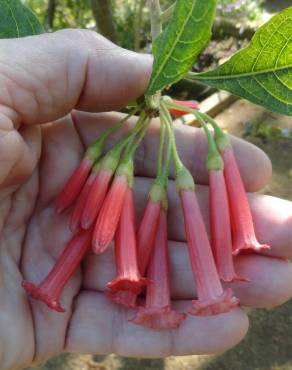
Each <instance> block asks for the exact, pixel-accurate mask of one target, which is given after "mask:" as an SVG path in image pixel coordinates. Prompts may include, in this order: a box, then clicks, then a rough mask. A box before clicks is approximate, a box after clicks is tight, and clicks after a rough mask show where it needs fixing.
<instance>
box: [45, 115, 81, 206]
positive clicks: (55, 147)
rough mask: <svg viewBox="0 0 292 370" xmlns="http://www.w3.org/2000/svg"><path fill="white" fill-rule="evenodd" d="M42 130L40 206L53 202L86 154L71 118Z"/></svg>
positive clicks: (68, 117)
mask: <svg viewBox="0 0 292 370" xmlns="http://www.w3.org/2000/svg"><path fill="white" fill-rule="evenodd" d="M41 129H42V138H43V144H42V157H41V160H40V164H39V168H40V174H39V176H40V190H39V196H38V207H40V208H42V207H44V206H46V205H48V204H49V203H51V202H53V201H54V200H55V198H56V197H57V196H58V195H59V193H60V192H61V190H62V189H63V186H64V184H65V182H66V181H67V179H68V178H69V177H70V175H71V174H72V173H73V171H74V170H75V168H76V167H77V166H78V163H79V161H80V159H81V157H82V155H83V152H84V150H83V146H82V143H81V142H80V139H79V136H78V133H77V132H76V130H75V128H74V125H73V122H72V119H71V117H70V115H68V116H66V117H64V118H62V119H60V120H58V121H56V122H54V123H51V124H46V125H43V126H42V127H41Z"/></svg>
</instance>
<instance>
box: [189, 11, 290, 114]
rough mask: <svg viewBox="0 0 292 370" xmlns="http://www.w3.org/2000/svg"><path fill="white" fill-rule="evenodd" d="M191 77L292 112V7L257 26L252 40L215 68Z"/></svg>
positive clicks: (283, 112) (285, 111)
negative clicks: (259, 26)
mask: <svg viewBox="0 0 292 370" xmlns="http://www.w3.org/2000/svg"><path fill="white" fill-rule="evenodd" d="M188 79H192V80H198V81H201V82H203V83H205V84H207V85H209V86H214V87H217V88H219V89H223V90H227V91H230V92H231V93H233V94H235V95H238V96H240V97H242V98H245V99H247V100H249V101H251V102H253V103H256V104H259V105H262V106H264V107H265V108H267V109H268V110H271V111H274V112H278V113H282V114H286V115H292V7H289V8H287V9H285V10H283V11H282V12H281V13H279V14H277V15H275V16H274V17H273V18H272V19H271V20H270V21H269V22H267V23H266V24H264V25H263V26H262V27H261V28H259V29H258V30H257V32H256V33H255V35H254V36H253V38H252V40H251V42H250V44H249V45H248V46H247V47H246V48H245V49H242V50H240V51H239V52H237V53H236V54H234V55H233V56H232V57H231V59H229V60H228V61H227V62H226V63H224V64H222V65H221V66H219V67H218V68H216V69H215V70H213V71H210V72H205V73H199V74H195V73H190V74H189V75H188Z"/></svg>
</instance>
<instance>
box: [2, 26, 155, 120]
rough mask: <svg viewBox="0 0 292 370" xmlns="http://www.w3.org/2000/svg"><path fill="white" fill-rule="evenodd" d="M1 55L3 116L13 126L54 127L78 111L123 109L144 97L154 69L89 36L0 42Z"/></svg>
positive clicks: (73, 33)
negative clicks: (74, 111)
mask: <svg viewBox="0 0 292 370" xmlns="http://www.w3.org/2000/svg"><path fill="white" fill-rule="evenodd" d="M1 51H2V52H1V56H0V115H1V113H2V114H4V117H10V118H11V119H12V121H13V122H14V124H17V123H19V122H23V123H26V124H39V123H43V122H48V121H52V120H54V119H57V118H61V117H63V116H65V115H66V114H67V113H69V112H70V111H71V110H72V108H73V107H75V106H77V107H78V108H79V109H83V110H91V111H100V110H101V111H106V110H110V109H116V108H119V107H121V106H124V105H125V104H126V103H128V102H129V101H130V100H133V99H136V98H137V97H138V96H140V95H142V94H143V92H144V91H145V89H146V86H147V83H148V79H149V75H150V72H151V65H152V59H151V58H150V57H148V56H145V55H142V54H137V53H134V52H130V51H127V50H125V49H122V48H119V47H117V46H116V45H114V44H112V43H111V42H109V41H108V40H106V39H105V38H103V37H102V36H100V35H98V34H97V33H95V32H93V31H86V30H63V31H59V32H55V33H51V34H43V35H38V36H32V37H26V38H22V39H21V40H19V39H9V40H8V39H7V40H1ZM9 112H10V113H9ZM12 116H13V117H12ZM0 118H1V117H0ZM3 119H5V118H3ZM0 127H1V123H0Z"/></svg>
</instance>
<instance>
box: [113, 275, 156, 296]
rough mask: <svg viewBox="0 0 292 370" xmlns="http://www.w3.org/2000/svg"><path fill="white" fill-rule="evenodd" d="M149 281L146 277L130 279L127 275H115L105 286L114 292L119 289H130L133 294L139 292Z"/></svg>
mask: <svg viewBox="0 0 292 370" xmlns="http://www.w3.org/2000/svg"><path fill="white" fill-rule="evenodd" d="M148 283H149V280H148V279H146V278H142V277H140V278H138V279H130V278H128V277H117V278H116V279H114V280H112V281H110V282H109V283H108V284H107V287H108V288H109V289H111V290H112V291H114V292H117V291H119V290H122V291H130V292H132V293H134V294H139V293H140V292H141V290H142V288H143V287H144V286H146V285H147V284H148Z"/></svg>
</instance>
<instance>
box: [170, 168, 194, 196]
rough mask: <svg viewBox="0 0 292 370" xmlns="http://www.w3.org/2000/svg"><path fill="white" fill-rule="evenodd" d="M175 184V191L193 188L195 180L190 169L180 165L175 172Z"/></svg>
mask: <svg viewBox="0 0 292 370" xmlns="http://www.w3.org/2000/svg"><path fill="white" fill-rule="evenodd" d="M175 185H176V188H177V191H178V192H180V191H181V190H192V191H194V190H195V182H194V179H193V176H192V175H191V173H190V171H189V170H188V169H187V168H186V167H184V166H182V167H181V168H180V169H179V170H178V171H177V173H176V179H175Z"/></svg>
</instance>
